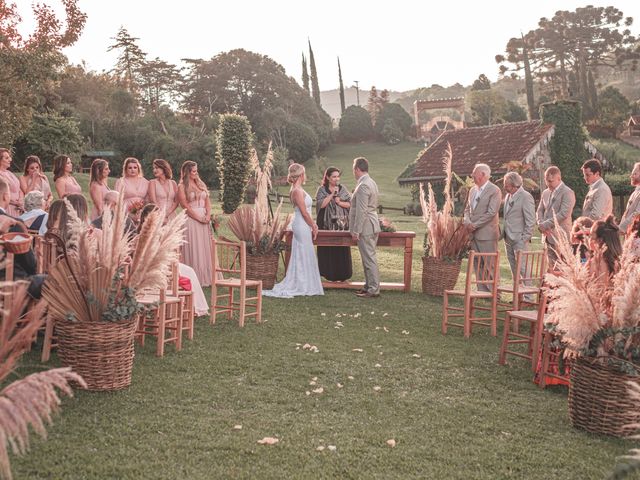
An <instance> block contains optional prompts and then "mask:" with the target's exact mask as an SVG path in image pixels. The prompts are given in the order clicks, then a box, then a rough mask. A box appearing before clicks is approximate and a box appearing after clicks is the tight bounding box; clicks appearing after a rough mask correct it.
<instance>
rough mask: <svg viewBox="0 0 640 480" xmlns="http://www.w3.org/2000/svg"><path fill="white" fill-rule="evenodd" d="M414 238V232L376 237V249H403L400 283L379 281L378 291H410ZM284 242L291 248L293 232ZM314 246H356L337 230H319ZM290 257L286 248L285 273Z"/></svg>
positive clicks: (342, 285)
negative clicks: (402, 269) (402, 267)
mask: <svg viewBox="0 0 640 480" xmlns="http://www.w3.org/2000/svg"><path fill="white" fill-rule="evenodd" d="M415 237H416V233H415V232H380V234H379V236H378V247H392V248H394V247H395V248H400V247H403V248H404V275H403V281H402V283H396V282H383V281H382V279H380V289H382V290H403V291H405V292H409V291H410V290H411V266H412V256H413V239H414V238H415ZM284 241H285V243H286V244H287V246H288V247H291V242H292V241H293V232H292V231H291V230H288V231H286V232H285V234H284ZM313 244H314V245H317V246H320V247H354V246H357V245H358V242H356V241H355V240H354V239H353V238H351V234H350V233H349V232H344V231H338V230H320V231H319V232H318V236H317V237H316V239H315V241H314V242H313ZM290 257H291V248H287V250H286V253H285V257H284V268H285V271H286V269H287V268H288V266H289V258H290ZM363 285H364V282H350V281H346V282H330V281H328V280H324V281H323V282H322V286H323V287H325V288H351V289H358V288H362V286H363Z"/></svg>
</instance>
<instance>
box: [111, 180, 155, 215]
mask: <svg viewBox="0 0 640 480" xmlns="http://www.w3.org/2000/svg"><path fill="white" fill-rule="evenodd" d="M121 189H124V206H125V207H126V208H127V210H129V207H130V206H131V205H133V204H134V203H135V202H138V201H141V202H143V203H144V202H146V198H147V191H148V189H149V180H147V179H146V178H143V177H135V178H127V177H124V178H119V179H118V180H117V181H116V190H117V191H118V192H119V191H120V190H121Z"/></svg>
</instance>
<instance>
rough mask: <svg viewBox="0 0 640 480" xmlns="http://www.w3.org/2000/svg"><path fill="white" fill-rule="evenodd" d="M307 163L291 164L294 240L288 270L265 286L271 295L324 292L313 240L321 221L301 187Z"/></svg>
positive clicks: (287, 296)
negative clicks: (316, 219) (270, 286)
mask: <svg viewBox="0 0 640 480" xmlns="http://www.w3.org/2000/svg"><path fill="white" fill-rule="evenodd" d="M306 178H307V177H306V174H305V170H304V167H303V166H302V165H300V164H299V163H293V164H291V165H290V166H289V175H288V176H287V182H288V183H289V184H290V185H291V190H290V192H289V199H290V200H291V204H292V205H294V209H293V211H294V213H293V221H292V222H291V228H292V230H293V242H292V244H291V259H290V260H289V267H288V268H287V274H286V276H285V277H284V279H283V280H282V282H280V283H277V284H276V285H274V286H273V290H263V291H262V294H263V295H265V296H268V297H280V298H292V297H296V296H300V295H324V290H323V288H322V280H321V279H320V271H319V270H318V259H317V257H316V252H315V250H314V248H313V241H314V240H315V238H316V236H317V235H318V225H317V224H316V222H315V221H314V220H313V217H312V216H311V205H312V203H313V202H312V200H311V196H310V195H309V194H308V193H307V192H305V191H304V190H303V188H302V185H303V184H304V182H305V180H306Z"/></svg>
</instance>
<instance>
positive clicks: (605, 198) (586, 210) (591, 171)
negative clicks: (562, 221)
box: [582, 158, 613, 222]
mask: <svg viewBox="0 0 640 480" xmlns="http://www.w3.org/2000/svg"><path fill="white" fill-rule="evenodd" d="M582 177H583V178H584V181H585V182H587V184H588V185H589V192H588V193H587V196H586V197H584V203H583V205H582V216H583V217H589V218H590V219H591V220H593V221H594V222H595V221H597V220H604V219H606V218H607V217H608V216H609V215H611V214H612V213H613V196H612V195H611V189H610V188H609V185H607V184H606V183H604V180H603V178H602V164H601V163H600V160H598V159H596V158H592V159H591V160H587V161H586V162H584V163H583V164H582Z"/></svg>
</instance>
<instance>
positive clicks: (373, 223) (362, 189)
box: [349, 157, 380, 298]
mask: <svg viewBox="0 0 640 480" xmlns="http://www.w3.org/2000/svg"><path fill="white" fill-rule="evenodd" d="M353 175H354V176H355V177H356V180H357V184H356V188H355V190H354V191H353V194H352V195H351V209H350V210H349V230H350V231H351V236H352V237H353V239H354V240H357V241H358V250H360V257H362V266H363V268H364V278H365V281H364V288H363V289H362V290H358V291H357V292H356V295H358V296H359V297H363V298H373V297H379V296H380V273H379V271H378V260H377V259H376V245H377V244H378V234H379V233H380V221H379V220H378V213H377V210H378V185H376V182H374V181H373V179H372V178H371V177H370V176H369V162H368V161H367V159H366V158H364V157H358V158H356V159H354V160H353Z"/></svg>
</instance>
